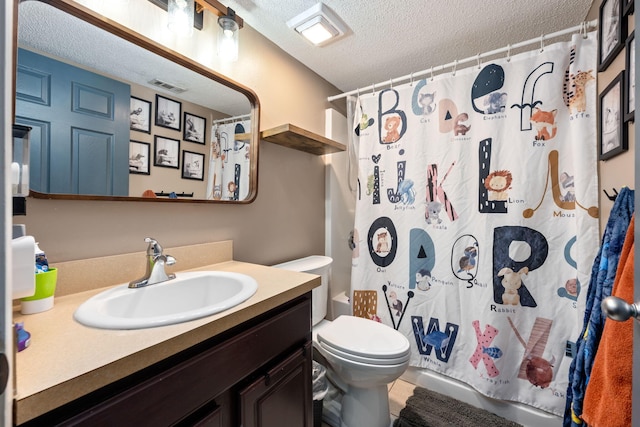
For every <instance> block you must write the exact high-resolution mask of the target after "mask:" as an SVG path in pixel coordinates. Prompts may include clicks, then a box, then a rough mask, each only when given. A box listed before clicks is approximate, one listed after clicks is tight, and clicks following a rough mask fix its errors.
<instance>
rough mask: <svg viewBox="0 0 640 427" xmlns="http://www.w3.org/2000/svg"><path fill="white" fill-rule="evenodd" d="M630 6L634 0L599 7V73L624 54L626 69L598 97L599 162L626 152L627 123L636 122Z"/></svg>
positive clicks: (608, 1)
mask: <svg viewBox="0 0 640 427" xmlns="http://www.w3.org/2000/svg"><path fill="white" fill-rule="evenodd" d="M633 5H634V3H633V0H604V1H603V2H602V4H601V5H600V10H599V16H598V19H599V23H600V28H599V32H598V72H604V71H605V70H607V69H608V68H609V66H610V65H611V64H612V63H613V61H614V60H615V59H616V58H617V57H618V55H619V54H620V53H621V52H622V51H623V50H624V52H625V68H624V69H623V70H622V71H620V72H619V73H618V74H617V75H616V76H615V77H614V78H613V79H612V80H611V82H610V83H609V84H608V85H607V86H606V88H605V89H604V90H603V91H602V92H601V93H600V95H599V96H598V98H599V99H598V102H599V112H600V116H599V134H598V147H599V148H598V152H599V159H600V160H608V159H611V158H612V157H615V156H617V155H618V154H620V153H623V152H625V151H627V150H628V149H629V140H628V124H629V123H630V122H634V121H635V66H634V64H635V44H634V35H635V31H632V32H631V33H630V34H627V17H628V16H629V15H630V14H633V13H634V7H633Z"/></svg>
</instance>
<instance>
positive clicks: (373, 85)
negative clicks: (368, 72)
mask: <svg viewBox="0 0 640 427" xmlns="http://www.w3.org/2000/svg"><path fill="white" fill-rule="evenodd" d="M371 87H372V88H373V90H372V91H371V95H375V94H376V84H375V83H374V84H372V85H371Z"/></svg>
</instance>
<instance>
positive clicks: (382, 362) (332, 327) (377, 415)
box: [274, 255, 410, 427]
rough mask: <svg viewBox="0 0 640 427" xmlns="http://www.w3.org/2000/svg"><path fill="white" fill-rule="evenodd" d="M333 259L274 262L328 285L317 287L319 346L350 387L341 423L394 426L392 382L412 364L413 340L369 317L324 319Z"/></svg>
mask: <svg viewBox="0 0 640 427" xmlns="http://www.w3.org/2000/svg"><path fill="white" fill-rule="evenodd" d="M332 262H333V260H332V259H331V258H330V257H327V256H321V255H314V256H310V257H306V258H301V259H297V260H293V261H289V262H285V263H282V264H278V265H275V266H274V267H277V268H283V269H286V270H292V271H300V272H305V273H311V274H317V275H319V276H321V277H322V279H321V283H322V284H321V285H320V286H319V287H317V288H315V289H314V290H313V292H312V319H313V345H314V347H315V348H316V349H317V350H318V352H319V353H320V354H321V355H322V356H323V357H324V358H325V359H326V360H327V362H328V364H329V365H330V366H327V368H328V369H329V374H331V373H335V374H336V375H337V377H338V378H337V381H336V382H337V383H338V386H339V387H340V388H341V389H342V391H343V392H344V393H343V396H342V407H341V411H340V418H341V419H340V422H341V424H340V426H341V427H388V426H389V423H390V419H391V416H390V414H389V393H388V389H387V384H389V383H391V382H393V381H395V380H396V379H397V378H398V377H400V375H402V373H403V372H404V371H405V370H406V369H407V366H408V365H409V352H410V349H409V340H407V338H406V337H405V336H404V335H402V334H401V333H400V332H398V331H396V330H395V329H393V328H391V327H389V326H387V325H384V324H382V323H378V322H375V321H372V320H368V319H363V318H359V317H353V316H344V315H343V316H339V317H338V318H336V319H335V320H334V321H329V320H323V319H324V317H325V315H326V313H327V297H328V291H329V271H330V268H331V263H332ZM329 377H331V375H329ZM333 377H334V378H335V375H333Z"/></svg>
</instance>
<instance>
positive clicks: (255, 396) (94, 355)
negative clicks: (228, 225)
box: [14, 249, 320, 427]
mask: <svg viewBox="0 0 640 427" xmlns="http://www.w3.org/2000/svg"><path fill="white" fill-rule="evenodd" d="M171 251H175V250H174V249H172V250H171ZM178 253H179V251H178ZM174 255H175V254H174ZM181 255H182V254H181ZM176 258H177V259H180V258H179V257H178V255H176ZM183 259H186V258H183ZM120 261H121V260H120ZM120 261H118V262H120ZM138 261H139V260H138ZM64 264H65V263H61V264H59V265H58V268H59V269H60V270H62V269H64V268H65V267H68V268H69V269H73V268H75V266H73V265H66V266H65V265H64ZM195 270H220V271H235V272H239V273H243V274H247V275H250V276H252V277H254V278H255V279H256V280H257V282H258V285H259V286H258V291H257V292H256V294H254V296H253V297H251V298H249V299H248V300H247V301H245V302H244V303H242V304H240V305H238V306H236V307H234V308H232V309H229V310H227V311H225V312H222V313H218V314H216V315H213V316H209V317H206V318H202V319H197V320H194V321H190V322H185V323H180V324H175V325H169V326H163V327H158V328H148V329H138V330H106V329H95V328H88V327H85V326H83V325H80V324H79V323H77V322H75V321H74V320H73V318H72V315H73V311H74V310H75V308H77V306H78V305H79V304H81V303H82V302H83V301H85V300H86V299H87V298H88V297H90V296H92V295H94V294H96V293H98V292H99V291H100V290H102V289H103V288H100V289H95V290H89V291H84V292H79V293H74V294H70V295H66V296H62V297H56V301H55V305H54V308H53V309H52V310H50V311H48V312H43V313H39V314H37V315H30V316H21V315H19V314H18V313H16V314H15V316H14V317H15V319H14V320H15V321H19V322H24V324H25V328H26V329H27V330H28V331H29V332H31V333H32V344H31V346H30V347H28V348H27V349H26V350H24V351H23V352H21V353H18V355H17V397H16V424H17V425H21V426H22V425H23V426H31V425H91V426H100V425H105V426H106V425H110V426H112V425H154V426H161V425H185V426H187V425H188V426H192V425H198V426H205V425H206V426H216V427H217V426H237V425H243V426H247V427H249V426H280V425H283V422H285V421H286V425H292V426H294V425H295V426H311V425H312V419H313V416H312V392H311V292H310V291H311V290H312V289H313V288H314V287H316V286H318V285H319V284H320V279H319V277H318V276H314V275H309V274H304V273H296V272H290V271H285V270H278V269H273V268H270V267H264V266H259V265H254V264H247V263H241V262H235V261H227V262H221V263H216V264H211V265H205V266H201V267H198V268H195ZM63 285H64V284H63Z"/></svg>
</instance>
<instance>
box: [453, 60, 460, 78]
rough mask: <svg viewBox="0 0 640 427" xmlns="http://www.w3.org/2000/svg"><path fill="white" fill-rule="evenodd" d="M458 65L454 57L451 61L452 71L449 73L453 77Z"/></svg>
mask: <svg viewBox="0 0 640 427" xmlns="http://www.w3.org/2000/svg"><path fill="white" fill-rule="evenodd" d="M457 66H458V60H457V59H456V60H455V61H453V71H452V72H451V75H452V76H454V77H455V75H456V67H457Z"/></svg>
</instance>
